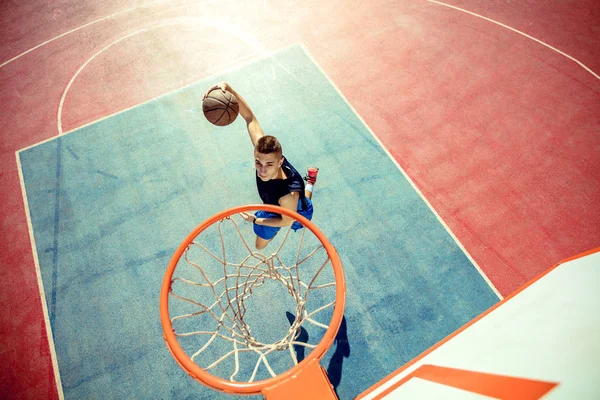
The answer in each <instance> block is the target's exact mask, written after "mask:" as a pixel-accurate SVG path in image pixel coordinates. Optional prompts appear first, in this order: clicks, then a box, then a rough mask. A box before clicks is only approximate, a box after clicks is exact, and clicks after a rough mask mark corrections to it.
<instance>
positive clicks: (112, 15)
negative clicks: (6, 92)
mask: <svg viewBox="0 0 600 400" xmlns="http://www.w3.org/2000/svg"><path fill="white" fill-rule="evenodd" d="M164 1H165V0H155V1H151V2H148V3H144V4H140V5H139V6H136V7H131V8H127V9H125V10H122V11H119V12H116V13H113V14H110V15H107V16H105V17H102V18H99V19H96V20H94V21H92V22H88V23H87V24H85V25H81V26H79V27H77V28H74V29H71V30H70V31H67V32H65V33H61V34H60V35H58V36H55V37H53V38H52V39H48V40H46V41H45V42H43V43H40V44H38V45H37V46H34V47H32V48H30V49H29V50H27V51H24V52H23V53H21V54H19V55H17V56H14V57H13V58H11V59H10V60H8V61H4V62H3V63H2V64H0V68H2V67H4V66H5V65H8V64H10V63H11V62H13V61H15V60H17V59H19V58H21V57H23V56H24V55H27V54H29V53H31V52H32V51H34V50H37V49H39V48H40V47H42V46H45V45H47V44H48V43H52V42H54V41H55V40H58V39H60V38H62V37H65V36H67V35H70V34H71V33H73V32H77V31H78V30H81V29H84V28H87V27H88V26H91V25H94V24H97V23H99V22H102V21H105V20H107V19H110V18H113V17H116V16H117V15H120V14H125V13H128V12H130V11H134V10H137V9H139V8H146V7H148V6H150V5H152V4H155V3H162V2H164Z"/></svg>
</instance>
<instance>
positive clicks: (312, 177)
mask: <svg viewBox="0 0 600 400" xmlns="http://www.w3.org/2000/svg"><path fill="white" fill-rule="evenodd" d="M318 173H319V168H316V167H308V171H306V176H305V177H304V180H305V181H306V188H305V190H304V195H305V196H306V197H308V198H309V199H312V195H313V190H314V186H315V183H316V182H317V174H318Z"/></svg>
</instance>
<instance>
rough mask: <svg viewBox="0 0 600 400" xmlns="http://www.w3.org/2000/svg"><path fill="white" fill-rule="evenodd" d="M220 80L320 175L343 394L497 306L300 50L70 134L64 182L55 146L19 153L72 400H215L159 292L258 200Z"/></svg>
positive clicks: (333, 354)
mask: <svg viewBox="0 0 600 400" xmlns="http://www.w3.org/2000/svg"><path fill="white" fill-rule="evenodd" d="M222 79H225V80H227V81H229V82H230V83H232V85H234V87H236V89H237V90H238V91H239V92H240V93H241V94H242V95H244V97H245V98H246V100H247V101H248V102H249V103H250V104H251V106H252V107H253V110H254V111H255V113H256V114H257V116H258V119H259V120H260V122H261V125H262V126H263V128H264V129H265V131H266V132H267V133H271V134H274V135H277V136H278V137H279V138H280V140H281V142H282V144H283V147H284V154H285V155H286V156H287V157H288V159H289V160H290V161H291V162H292V164H294V165H295V166H296V168H298V169H299V170H305V169H306V167H307V166H308V165H317V166H319V167H320V168H321V172H320V175H319V181H318V183H317V187H316V192H315V196H314V202H315V207H316V211H315V217H314V222H315V223H316V224H317V225H318V226H319V227H320V228H321V229H322V230H323V231H324V233H325V234H326V235H328V237H329V238H330V239H331V241H332V242H333V244H334V245H335V246H336V247H337V249H338V251H339V253H340V255H341V258H342V262H343V264H344V268H345V271H346V279H347V284H348V294H347V307H346V314H345V315H346V319H345V324H344V328H345V329H343V333H344V334H345V335H341V336H340V338H339V339H340V340H338V343H337V344H334V346H333V348H332V350H331V351H330V352H329V353H328V355H327V356H326V357H325V359H324V361H323V365H324V366H325V367H326V368H328V370H329V373H330V375H331V376H332V378H333V379H332V381H333V382H334V383H337V392H338V394H339V395H340V397H341V398H352V397H354V396H356V395H357V394H358V393H360V392H361V391H363V390H365V389H366V388H367V387H369V386H370V385H372V384H373V383H375V382H377V381H378V380H379V379H380V378H381V377H382V376H384V375H385V374H387V373H389V372H391V371H393V370H395V369H396V368H397V367H398V365H402V363H404V362H406V361H409V360H410V359H411V358H413V357H415V356H416V355H418V354H419V353H421V352H422V351H423V350H425V349H427V348H428V347H430V346H431V345H433V344H434V343H436V342H437V341H439V340H440V339H442V338H444V337H445V336H446V335H448V334H449V333H451V332H453V331H454V330H455V329H457V328H459V327H460V326H462V325H463V324H464V323H466V322H468V321H469V320H471V319H472V318H473V317H475V316H476V315H478V314H480V313H481V312H483V311H484V310H486V309H487V308H488V307H490V306H491V305H493V304H494V303H495V302H496V301H497V297H496V296H495V295H494V293H493V292H492V290H491V289H490V288H489V286H487V284H486V283H485V282H484V280H483V279H482V278H481V276H480V275H479V274H478V273H477V271H476V269H475V268H474V266H473V265H472V264H471V263H470V262H469V260H468V259H467V257H466V256H465V255H464V254H463V253H462V252H461V251H460V249H459V248H458V246H457V245H456V244H455V242H454V241H453V240H452V239H451V237H450V236H449V235H448V233H447V232H446V231H445V229H444V228H443V227H442V226H441V225H440V224H439V222H438V221H437V219H436V218H435V216H434V215H433V214H432V213H431V211H430V209H429V208H428V207H427V206H426V204H425V203H424V202H423V201H422V199H421V198H420V197H419V196H418V194H417V193H416V192H415V191H414V190H413V189H412V187H411V185H410V183H409V182H408V181H406V180H405V178H404V177H403V175H402V173H401V172H400V171H399V170H398V169H397V168H396V167H395V165H394V163H393V162H392V161H391V160H390V159H389V157H388V156H387V155H386V153H385V152H384V150H383V149H382V148H381V147H379V145H378V144H377V143H376V141H375V140H374V139H373V137H372V136H371V134H370V133H369V131H368V129H367V128H366V127H365V126H364V125H363V124H362V123H361V122H360V119H359V118H358V117H357V116H356V115H355V114H354V113H353V112H352V111H351V109H350V108H349V107H348V105H347V104H346V103H345V102H344V100H343V99H341V98H340V97H339V95H338V93H337V92H336V90H335V89H334V88H333V87H332V86H331V85H330V84H329V81H328V80H327V78H326V77H325V76H323V74H322V73H321V72H320V71H319V69H318V68H317V67H316V66H315V65H314V64H312V62H311V61H310V59H309V58H308V57H307V55H306V54H305V53H304V52H303V50H302V49H301V48H299V47H293V48H290V49H287V50H286V51H284V52H281V53H278V54H277V55H275V56H274V57H272V58H270V59H265V60H263V61H261V62H258V63H256V64H252V65H249V66H247V67H244V68H243V69H241V70H239V71H233V72H231V73H228V74H227V75H225V76H218V77H214V78H212V79H210V80H206V81H205V82H201V83H199V84H197V85H194V86H192V87H188V88H186V89H183V90H181V91H179V92H176V93H173V94H171V95H169V96H166V97H163V98H160V99H157V100H156V101H154V102H150V103H147V104H144V105H143V106H140V107H138V108H134V109H131V110H128V111H127V112H124V113H121V114H118V115H115V116H113V117H111V118H109V119H106V120H103V121H101V122H99V123H97V124H93V125H90V126H87V127H85V128H83V129H81V130H78V131H75V132H72V133H70V134H68V135H65V136H63V137H61V139H60V140H61V141H62V143H61V144H60V146H59V147H58V148H59V149H61V151H60V171H57V165H58V164H57V163H58V161H57V156H58V154H57V142H56V141H50V142H46V143H44V144H41V145H39V146H36V147H33V148H30V149H28V150H26V151H23V152H22V153H21V154H20V160H21V163H22V166H23V178H24V182H25V188H26V191H27V198H28V202H29V206H30V214H31V219H32V226H33V229H34V237H35V242H36V243H35V245H36V248H37V253H38V257H39V265H40V270H41V274H42V279H43V282H44V288H45V293H46V296H47V299H46V301H47V302H48V303H51V302H52V300H51V296H52V295H53V294H54V296H55V298H56V300H55V303H54V304H53V307H54V308H53V309H54V310H55V311H54V315H53V317H52V318H53V319H52V330H53V334H54V338H55V346H56V353H57V358H58V365H59V368H60V373H61V378H62V383H63V386H64V393H65V397H66V398H82V397H89V396H90V395H93V394H98V393H102V394H103V395H105V396H107V397H114V398H128V397H129V398H131V397H137V398H157V397H160V398H184V397H186V396H192V395H193V396H194V397H196V398H198V397H201V396H205V397H206V398H214V393H213V392H211V391H210V390H208V389H205V388H203V387H199V386H198V385H197V384H196V383H195V382H193V381H192V380H191V379H189V378H188V377H187V375H185V374H184V373H183V372H182V371H180V370H179V367H177V366H176V364H175V362H174V361H173V360H172V359H171V356H170V355H169V354H168V352H167V350H166V348H165V346H164V343H163V341H162V337H161V331H160V326H159V320H158V294H159V288H160V281H161V279H162V274H163V272H164V269H165V266H166V263H167V262H168V260H169V258H170V255H171V254H172V252H173V251H174V249H175V247H176V246H177V244H178V243H179V242H180V241H181V240H182V239H183V237H184V236H185V235H186V234H187V233H188V232H189V231H190V230H191V229H192V228H193V227H194V226H195V225H197V224H198V223H200V222H201V221H202V220H203V219H204V218H206V217H208V216H210V215H211V214H213V213H216V212H218V211H221V210H222V209H224V208H227V207H231V206H234V205H239V204H243V203H252V202H258V201H259V198H258V195H257V193H256V189H255V185H254V172H253V160H252V152H251V145H250V142H249V140H248V137H247V133H246V130H245V125H244V124H243V122H242V121H236V123H235V124H233V125H232V126H229V127H226V128H216V127H213V126H211V125H210V124H208V123H207V122H206V121H205V120H204V118H203V117H202V115H201V113H199V105H200V99H201V96H202V93H203V92H204V90H205V88H206V87H207V86H208V85H210V84H212V83H214V82H216V81H219V80H222ZM267 93H268V95H267ZM65 149H66V150H67V151H65ZM57 177H58V181H57ZM57 190H58V196H56V193H57ZM57 199H58V200H57ZM57 201H58V203H57ZM56 210H58V211H56ZM57 225H58V228H57ZM55 230H56V232H57V235H55V234H54V232H55ZM54 256H56V257H57V262H56V263H55V264H54V263H53V259H52V257H54ZM53 271H54V273H55V274H56V284H55V285H52V274H53ZM342 336H346V337H342ZM348 345H349V347H348ZM346 356H348V357H346Z"/></svg>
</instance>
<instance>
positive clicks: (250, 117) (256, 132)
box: [202, 82, 265, 147]
mask: <svg viewBox="0 0 600 400" xmlns="http://www.w3.org/2000/svg"><path fill="white" fill-rule="evenodd" d="M216 88H219V89H221V90H222V91H223V92H225V91H228V92H230V93H231V94H233V95H234V96H235V98H236V99H237V101H238V105H239V107H240V110H239V112H240V115H241V116H242V118H244V120H245V121H246V127H247V128H248V134H249V135H250V140H251V141H252V145H254V147H256V142H258V139H260V138H261V137H263V136H265V133H264V132H263V130H262V128H261V127H260V124H259V123H258V120H257V119H256V116H255V115H254V113H253V112H252V109H250V106H249V105H248V103H246V100H244V98H243V97H242V96H241V95H240V94H239V93H238V92H236V91H235V89H233V88H232V87H231V86H230V85H229V84H228V83H227V82H221V83H219V84H216V85H214V86H212V87H210V88H209V89H208V90H207V91H206V93H205V94H204V97H206V96H207V95H208V93H209V92H210V91H211V90H213V89H216ZM204 97H203V98H202V100H204Z"/></svg>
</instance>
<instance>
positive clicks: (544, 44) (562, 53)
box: [425, 0, 600, 80]
mask: <svg viewBox="0 0 600 400" xmlns="http://www.w3.org/2000/svg"><path fill="white" fill-rule="evenodd" d="M425 1H427V2H429V3H433V4H438V5H441V6H444V7H448V8H452V9H454V10H457V11H461V12H463V13H465V14H469V15H472V16H475V17H477V18H481V19H483V20H485V21H488V22H491V23H493V24H496V25H498V26H501V27H503V28H506V29H508V30H510V31H513V32H515V33H518V34H519V35H521V36H524V37H526V38H527V39H531V40H533V41H534V42H537V43H539V44H541V45H542V46H544V47H547V48H549V49H550V50H552V51H555V52H556V53H558V54H560V55H562V56H564V57H566V58H568V59H569V60H571V61H573V62H575V63H576V64H579V66H580V67H582V68H583V69H585V70H586V71H587V72H589V73H590V74H591V75H592V76H594V77H595V78H596V79H599V80H600V76H598V74H596V73H595V72H594V71H592V70H591V69H590V68H589V67H587V66H586V65H585V64H584V63H582V62H581V61H579V60H577V59H576V58H575V57H571V56H570V55H568V54H567V53H565V52H563V51H560V50H558V49H557V48H555V47H553V46H551V45H549V44H548V43H545V42H543V41H541V40H539V39H536V38H534V37H533V36H531V35H528V34H526V33H525V32H521V31H520V30H518V29H515V28H512V27H510V26H508V25H506V24H503V23H502V22H498V21H496V20H493V19H491V18H488V17H484V16H483V15H480V14H477V13H474V12H472V11H469V10H465V9H463V8H460V7H456V6H453V5H450V4H446V3H442V2H441V1H437V0H425Z"/></svg>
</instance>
